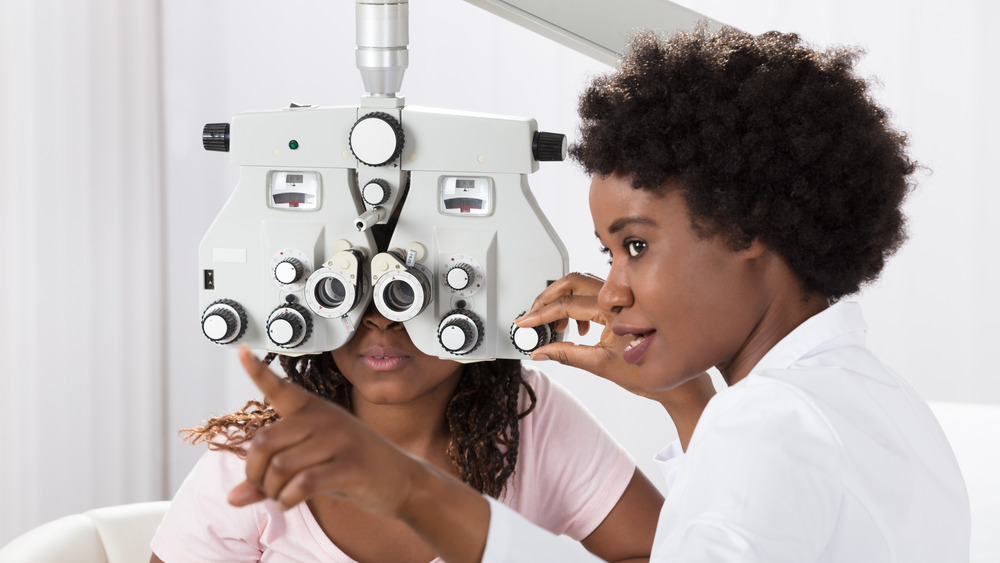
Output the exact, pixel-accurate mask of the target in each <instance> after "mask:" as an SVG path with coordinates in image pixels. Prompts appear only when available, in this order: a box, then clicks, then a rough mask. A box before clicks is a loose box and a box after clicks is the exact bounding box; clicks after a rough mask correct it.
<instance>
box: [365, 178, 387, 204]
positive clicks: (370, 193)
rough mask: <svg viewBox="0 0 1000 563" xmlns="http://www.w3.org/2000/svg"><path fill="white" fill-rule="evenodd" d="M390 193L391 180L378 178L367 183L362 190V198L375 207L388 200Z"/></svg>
mask: <svg viewBox="0 0 1000 563" xmlns="http://www.w3.org/2000/svg"><path fill="white" fill-rule="evenodd" d="M390 193H391V191H390V190H389V182H386V181H385V180H383V179H381V178H376V179H374V180H372V181H371V182H368V183H367V184H365V187H364V188H363V189H362V190H361V199H363V200H365V203H367V204H368V205H370V206H372V207H375V206H376V205H382V204H383V203H385V202H386V201H388V200H389V194H390Z"/></svg>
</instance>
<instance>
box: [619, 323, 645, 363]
mask: <svg viewBox="0 0 1000 563" xmlns="http://www.w3.org/2000/svg"><path fill="white" fill-rule="evenodd" d="M611 330H612V332H614V333H615V334H617V335H618V336H625V337H627V338H628V339H629V343H628V345H627V346H625V350H624V351H622V359H623V360H625V363H628V364H637V363H639V360H641V359H642V356H643V355H644V354H645V353H646V350H647V349H648V348H649V345H650V343H652V341H653V339H654V338H656V331H655V330H652V329H639V328H634V327H622V326H615V327H612V328H611Z"/></svg>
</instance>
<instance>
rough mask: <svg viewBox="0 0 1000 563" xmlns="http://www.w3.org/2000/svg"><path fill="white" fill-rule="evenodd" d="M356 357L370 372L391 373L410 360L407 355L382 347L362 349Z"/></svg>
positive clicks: (394, 349)
mask: <svg viewBox="0 0 1000 563" xmlns="http://www.w3.org/2000/svg"><path fill="white" fill-rule="evenodd" d="M358 356H359V357H360V358H361V361H362V363H364V364H365V366H367V367H368V369H371V370H372V371H391V370H394V369H396V368H398V367H399V366H401V365H402V364H403V363H405V362H406V361H407V360H409V359H410V358H411V356H409V355H408V354H406V353H404V352H402V351H400V350H397V349H396V348H389V347H384V346H372V347H370V348H366V349H364V350H363V351H362V352H361V353H360V354H358Z"/></svg>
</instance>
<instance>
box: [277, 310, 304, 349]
mask: <svg viewBox="0 0 1000 563" xmlns="http://www.w3.org/2000/svg"><path fill="white" fill-rule="evenodd" d="M311 333H312V317H311V316H310V315H309V311H307V310H306V309H305V308H304V307H302V306H301V305H299V304H297V303H288V304H286V305H285V306H283V307H278V308H277V309H275V310H274V311H272V312H271V314H270V315H269V316H268V319H267V337H268V338H270V339H271V342H274V343H275V344H277V345H278V346H281V347H282V348H295V347H296V346H298V345H300V344H302V343H303V342H305V341H306V340H308V339H309V336H310V334H311Z"/></svg>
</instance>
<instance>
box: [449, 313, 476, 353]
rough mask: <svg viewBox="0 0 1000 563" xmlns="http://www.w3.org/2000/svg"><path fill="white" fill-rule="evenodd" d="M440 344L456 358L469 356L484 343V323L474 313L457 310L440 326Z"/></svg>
mask: <svg viewBox="0 0 1000 563" xmlns="http://www.w3.org/2000/svg"><path fill="white" fill-rule="evenodd" d="M438 342H440V343H441V346H442V347H443V348H444V349H445V350H447V351H449V352H451V353H452V354H455V355H456V356H462V355H465V354H468V353H469V352H472V351H473V350H475V349H476V348H478V347H479V345H480V344H482V342H483V323H482V321H480V320H479V317H477V316H476V314H475V313H473V312H472V311H467V310H465V309H456V310H454V311H452V312H450V313H448V314H447V315H445V317H444V319H443V320H442V321H441V322H440V323H439V324H438Z"/></svg>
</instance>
